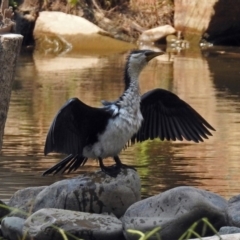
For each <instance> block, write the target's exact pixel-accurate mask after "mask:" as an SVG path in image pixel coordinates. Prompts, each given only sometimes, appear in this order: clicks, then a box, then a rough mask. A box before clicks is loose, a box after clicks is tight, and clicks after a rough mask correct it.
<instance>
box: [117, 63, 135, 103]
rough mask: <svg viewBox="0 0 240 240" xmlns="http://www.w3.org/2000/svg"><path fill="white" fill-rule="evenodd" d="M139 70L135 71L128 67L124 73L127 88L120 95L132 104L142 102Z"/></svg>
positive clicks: (121, 98)
mask: <svg viewBox="0 0 240 240" xmlns="http://www.w3.org/2000/svg"><path fill="white" fill-rule="evenodd" d="M139 73H140V72H138V71H134V70H133V69H132V68H131V67H126V69H125V73H124V80H125V89H124V93H123V94H122V96H121V97H120V100H122V101H123V102H124V101H126V102H129V101H130V102H131V103H132V104H134V103H136V104H138V103H139V102H140V88H139V81H138V77H139Z"/></svg>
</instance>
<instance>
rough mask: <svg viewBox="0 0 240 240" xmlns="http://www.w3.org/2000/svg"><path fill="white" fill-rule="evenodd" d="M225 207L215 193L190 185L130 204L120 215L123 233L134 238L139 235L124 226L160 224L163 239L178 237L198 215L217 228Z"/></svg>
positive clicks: (148, 227) (222, 223) (139, 227)
mask: <svg viewBox="0 0 240 240" xmlns="http://www.w3.org/2000/svg"><path fill="white" fill-rule="evenodd" d="M226 208H227V201H226V200H225V199H223V198H222V197H220V196H219V195H217V194H214V193H211V192H208V191H204V190H201V189H196V188H193V187H177V188H173V189H170V190H168V191H166V192H163V193H161V194H159V195H156V196H153V197H150V198H147V199H144V200H142V201H139V202H137V203H135V204H133V205H132V206H130V207H129V209H128V210H127V211H126V213H125V214H124V216H123V218H122V221H123V225H124V235H125V236H126V238H127V239H128V240H132V239H134V240H135V239H138V236H137V235H133V234H130V233H128V232H127V229H136V230H140V231H142V232H146V231H150V230H152V229H154V228H156V227H157V226H160V227H161V229H160V232H159V233H160V236H161V239H162V240H168V239H178V238H179V237H180V236H181V235H182V234H183V233H184V232H185V231H186V230H187V229H188V228H189V227H190V226H191V225H192V224H193V223H194V222H196V221H198V220H200V219H201V218H208V220H209V222H210V223H211V224H212V225H213V226H214V227H215V228H216V229H217V230H218V229H219V228H220V227H222V226H225V225H226V223H227V214H226ZM201 230H202V228H200V231H201ZM211 233H212V232H211Z"/></svg>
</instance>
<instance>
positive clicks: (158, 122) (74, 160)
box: [43, 50, 215, 176]
mask: <svg viewBox="0 0 240 240" xmlns="http://www.w3.org/2000/svg"><path fill="white" fill-rule="evenodd" d="M161 54H163V52H154V51H150V50H137V51H132V52H131V53H130V54H129V56H128V58H127V61H126V66H125V72H124V81H125V90H124V92H123V94H122V95H121V96H120V97H119V99H117V100H116V101H113V102H108V101H102V104H103V107H101V108H95V107H90V106H88V105H86V104H85V103H83V102H82V101H80V100H79V99H78V98H72V99H70V100H68V101H67V102H66V103H65V105H64V106H63V107H62V108H61V109H60V110H59V112H58V113H57V115H56V116H55V118H54V120H53V122H52V125H51V127H50V129H49V132H48V134H47V139H46V143H45V149H44V153H45V155H46V154H48V153H50V152H58V153H65V154H68V156H67V157H66V158H64V159H63V160H61V161H60V162H59V163H57V164H56V165H54V166H53V167H51V168H50V169H48V170H47V171H45V172H44V173H43V175H47V174H50V173H54V174H55V173H58V172H59V171H62V172H65V171H66V170H68V172H71V171H75V170H76V169H77V168H78V167H80V166H83V165H84V164H85V163H86V161H87V159H88V158H93V159H98V161H99V164H100V168H101V169H102V171H104V172H105V173H107V174H108V175H110V176H116V175H117V174H118V173H119V172H120V170H121V168H124V167H128V166H126V165H124V164H122V163H121V161H120V159H119V157H118V155H119V153H120V152H121V150H122V149H123V148H124V147H125V146H126V145H127V143H128V142H129V141H131V142H142V141H145V140H147V139H154V138H157V137H158V138H160V139H161V140H164V139H166V140H173V141H175V140H176V139H177V140H180V141H182V140H183V138H185V139H186V140H188V141H191V140H192V141H194V142H199V141H201V142H203V138H205V139H207V138H208V137H207V135H209V136H211V135H212V134H211V133H210V132H209V130H208V129H210V130H213V131H214V130H215V129H214V128H213V127H212V126H211V125H210V124H209V123H208V122H207V121H206V120H205V119H204V118H203V117H202V116H201V115H200V114H199V113H197V112H196V111H195V110H194V109H193V108H192V107H191V106H190V105H189V104H187V103H186V102H184V101H183V100H181V99H180V98H179V97H178V96H177V95H175V94H173V93H171V92H169V91H167V90H164V89H154V90H151V91H149V92H147V93H145V94H143V95H142V96H140V88H139V81H138V77H139V74H140V72H141V71H142V70H143V68H144V67H145V66H146V65H147V63H148V62H149V61H150V60H151V59H153V58H154V57H156V56H158V55H161ZM107 157H113V159H114V161H115V162H116V164H115V165H113V166H109V167H108V166H104V164H103V159H104V158H107Z"/></svg>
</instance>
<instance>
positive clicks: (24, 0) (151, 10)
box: [15, 0, 173, 45]
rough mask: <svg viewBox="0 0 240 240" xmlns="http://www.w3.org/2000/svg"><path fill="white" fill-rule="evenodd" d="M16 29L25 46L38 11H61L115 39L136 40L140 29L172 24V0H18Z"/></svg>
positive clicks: (30, 36)
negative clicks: (76, 17) (87, 22)
mask: <svg viewBox="0 0 240 240" xmlns="http://www.w3.org/2000/svg"><path fill="white" fill-rule="evenodd" d="M17 5H18V7H17V9H16V14H15V15H16V17H15V19H16V24H17V27H16V31H17V33H20V34H22V35H24V37H25V40H24V45H29V44H31V43H33V39H32V31H33V28H34V23H35V21H36V19H37V17H38V13H39V12H40V11H61V12H64V13H69V14H73V15H77V16H81V17H84V18H86V19H87V20H89V21H91V22H93V23H94V24H96V25H98V26H99V27H101V28H102V29H104V30H106V31H108V32H110V33H111V34H112V35H113V36H114V37H115V38H116V39H121V40H124V41H128V42H135V41H136V40H137V38H138V36H139V35H140V34H141V32H142V31H143V30H145V29H149V28H152V27H156V26H161V25H165V24H170V25H172V23H173V1H172V0H165V1H164V0H132V1H129V0H52V1H51V0H49V1H43V0H18V1H17Z"/></svg>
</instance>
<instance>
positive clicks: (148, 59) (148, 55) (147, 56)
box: [146, 51, 164, 62]
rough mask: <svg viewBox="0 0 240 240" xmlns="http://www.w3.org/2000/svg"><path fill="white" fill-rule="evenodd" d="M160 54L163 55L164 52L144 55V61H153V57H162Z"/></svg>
mask: <svg viewBox="0 0 240 240" xmlns="http://www.w3.org/2000/svg"><path fill="white" fill-rule="evenodd" d="M162 54H164V52H153V51H152V52H147V53H146V60H147V62H149V61H150V60H151V59H153V58H155V57H157V56H159V55H162Z"/></svg>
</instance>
